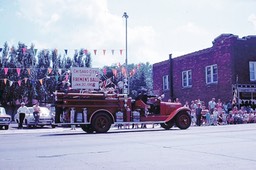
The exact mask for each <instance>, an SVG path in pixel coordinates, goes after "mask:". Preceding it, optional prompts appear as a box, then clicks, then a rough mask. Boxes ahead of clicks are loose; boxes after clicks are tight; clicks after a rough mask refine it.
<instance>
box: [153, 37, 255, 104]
mask: <svg viewBox="0 0 256 170" xmlns="http://www.w3.org/2000/svg"><path fill="white" fill-rule="evenodd" d="M255 60H256V37H253V38H250V37H245V38H242V39H239V38H238V37H237V36H234V35H232V34H222V35H220V36H219V37H217V38H216V39H215V40H214V41H213V46H212V47H211V48H207V49H204V50H200V51H196V52H194V53H190V54H187V55H183V56H180V57H177V58H173V59H171V61H172V68H171V70H172V72H173V75H172V79H173V81H172V82H171V83H173V84H172V87H173V88H172V91H173V95H172V96H170V98H179V99H180V101H181V102H182V103H185V101H189V102H190V101H191V100H195V99H201V100H202V101H205V102H206V103H208V101H210V100H211V98H212V97H215V98H216V99H218V98H220V99H221V100H222V101H223V102H226V101H228V100H230V99H232V95H233V94H232V84H235V83H236V77H237V76H238V77H239V82H238V83H241V84H248V83H252V82H249V61H255ZM213 64H217V67H218V83H216V84H206V80H205V67H206V66H209V65H213ZM185 70H191V71H192V87H190V88H183V87H182V71H185ZM168 72H170V60H166V61H163V62H160V63H156V64H154V65H153V81H154V83H153V88H154V90H156V91H157V90H159V89H161V90H162V77H163V75H166V74H167V73H168ZM170 76H171V75H170ZM169 94H170V92H169Z"/></svg>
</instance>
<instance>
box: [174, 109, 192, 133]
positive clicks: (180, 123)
mask: <svg viewBox="0 0 256 170" xmlns="http://www.w3.org/2000/svg"><path fill="white" fill-rule="evenodd" d="M190 124H191V117H190V115H189V114H188V113H187V112H185V111H182V112H180V113H178V114H177V115H176V125H177V127H178V128H180V129H187V128H189V126H190Z"/></svg>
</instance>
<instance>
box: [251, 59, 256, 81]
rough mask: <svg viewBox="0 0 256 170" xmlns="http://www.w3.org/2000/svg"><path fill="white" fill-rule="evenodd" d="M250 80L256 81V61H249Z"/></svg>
mask: <svg viewBox="0 0 256 170" xmlns="http://www.w3.org/2000/svg"><path fill="white" fill-rule="evenodd" d="M249 68H250V81H256V61H250V62H249Z"/></svg>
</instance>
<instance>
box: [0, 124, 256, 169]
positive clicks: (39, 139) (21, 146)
mask: <svg viewBox="0 0 256 170" xmlns="http://www.w3.org/2000/svg"><path fill="white" fill-rule="evenodd" d="M255 140H256V124H243V125H225V126H210V127H190V128H189V129H187V130H179V129H176V128H174V129H171V130H168V131H166V130H163V129H161V128H159V127H156V128H154V129H152V128H147V129H143V130H142V129H133V130H131V129H130V130H127V129H126V130H118V129H116V128H112V129H111V130H110V131H109V132H108V133H106V134H86V133H84V132H83V131H82V130H81V129H79V128H77V129H76V130H70V128H55V129H52V128H47V127H45V128H41V129H21V130H20V129H17V128H16V127H15V126H14V125H12V127H11V128H10V129H9V130H1V131H0V153H1V157H0V169H1V170H2V169H3V170H5V169H6V170H10V169H11V170H12V169H14V170H16V169H21V170H23V169H26V170H30V169H33V170H34V169H37V170H40V169H48V170H51V169H62V170H65V169H89V170H97V169H104V170H115V169H122V170H126V169H127V170H130V169H139V170H144V169H147V170H151V169H152V170H153V169H154V170H155V169H175V170H179V169H180V170H184V169H186V170H187V169H188V170H190V169H191V170H201V169H202V170H207V169H225V170H226V169H227V170H229V169H230V170H231V169H232V170H236V169H241V170H247V169H248V170H253V169H256V142H255Z"/></svg>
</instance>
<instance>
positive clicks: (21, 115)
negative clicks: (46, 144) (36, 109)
mask: <svg viewBox="0 0 256 170" xmlns="http://www.w3.org/2000/svg"><path fill="white" fill-rule="evenodd" d="M17 113H18V114H19V126H18V129H22V128H23V121H24V119H25V116H26V114H28V113H29V110H28V108H27V106H25V103H24V102H21V106H20V107H19V109H18V110H17Z"/></svg>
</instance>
